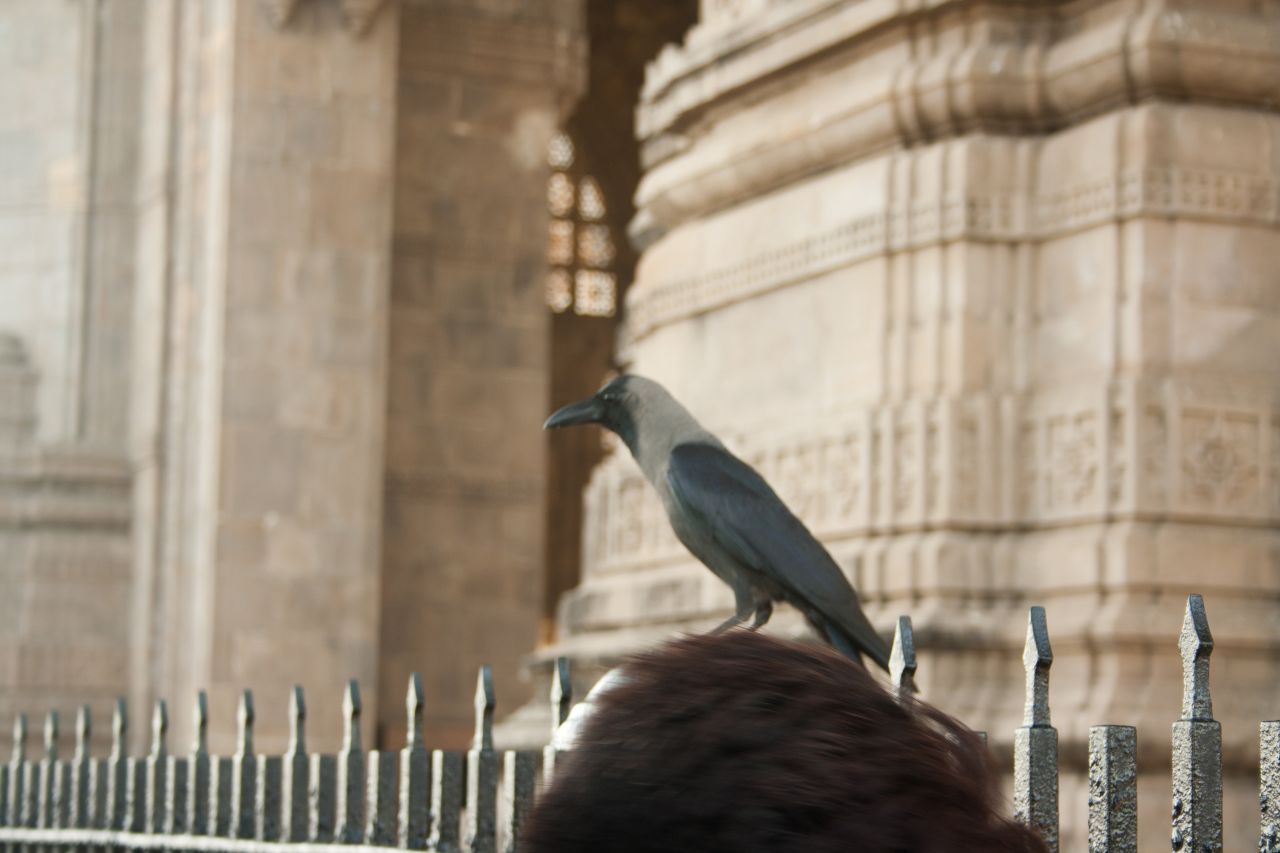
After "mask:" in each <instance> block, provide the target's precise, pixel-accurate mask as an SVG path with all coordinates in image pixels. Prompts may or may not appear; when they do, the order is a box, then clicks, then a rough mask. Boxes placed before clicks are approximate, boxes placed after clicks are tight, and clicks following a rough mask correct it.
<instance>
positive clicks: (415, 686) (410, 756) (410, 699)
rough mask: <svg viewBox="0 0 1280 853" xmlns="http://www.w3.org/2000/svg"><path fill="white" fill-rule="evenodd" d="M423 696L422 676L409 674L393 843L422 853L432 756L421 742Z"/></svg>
mask: <svg viewBox="0 0 1280 853" xmlns="http://www.w3.org/2000/svg"><path fill="white" fill-rule="evenodd" d="M425 702H426V697H425V695H424V694H423V690H422V676H420V675H419V674H418V673H416V672H415V673H412V674H411V675H410V676H409V686H408V689H407V690H406V691H405V698H404V704H405V745H404V749H402V750H400V813H399V817H398V820H397V821H396V842H397V843H398V844H399V845H400V847H402V848H404V849H406V850H423V849H425V848H426V846H427V835H428V833H429V832H430V830H431V814H430V812H431V756H430V755H429V754H428V753H427V748H426V746H425V745H424V743H423V740H422V714H423V707H424V705H425Z"/></svg>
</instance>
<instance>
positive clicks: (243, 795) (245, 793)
mask: <svg viewBox="0 0 1280 853" xmlns="http://www.w3.org/2000/svg"><path fill="white" fill-rule="evenodd" d="M254 716H255V714H254V707H253V691H251V690H245V691H244V692H242V693H241V694H240V705H239V707H238V708H237V709H236V754H235V755H234V756H233V757H232V759H231V827H230V829H231V832H232V833H233V834H234V836H235V837H236V838H253V837H254V835H255V832H256V827H255V825H254V824H255V820H254V806H256V805H257V802H258V795H257V791H256V787H257V783H258V769H257V763H258V756H257V754H256V753H255V752H254V751H253V722H254Z"/></svg>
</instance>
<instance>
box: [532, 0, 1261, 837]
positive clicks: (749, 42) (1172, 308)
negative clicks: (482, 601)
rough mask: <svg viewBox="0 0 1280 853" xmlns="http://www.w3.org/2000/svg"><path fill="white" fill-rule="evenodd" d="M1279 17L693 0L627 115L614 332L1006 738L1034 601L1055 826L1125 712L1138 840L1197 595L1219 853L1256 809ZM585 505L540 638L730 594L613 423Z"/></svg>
mask: <svg viewBox="0 0 1280 853" xmlns="http://www.w3.org/2000/svg"><path fill="white" fill-rule="evenodd" d="M1277 27H1278V24H1277V21H1276V19H1275V18H1274V16H1272V17H1266V16H1264V15H1263V14H1262V13H1261V12H1260V11H1259V10H1258V9H1256V8H1255V7H1245V6H1242V5H1241V4H1234V3H1226V2H1221V3H1217V2H1215V3H1204V2H1199V3H1189V2H1172V0H1171V1H1170V2H1159V3H1149V4H1142V5H1140V6H1138V5H1135V4H1128V3H1121V2H1107V3H1099V4H1092V5H1091V6H1089V8H1088V10H1087V11H1086V10H1084V9H1082V8H1079V7H1075V6H1070V5H1065V6H1064V5H1054V6H1052V7H1049V6H1047V5H1046V4H1042V3H1032V2H1026V3H1009V4H1001V5H999V6H973V5H972V4H968V3H963V2H956V1H955V0H952V2H941V3H934V4H930V5H929V7H928V9H927V10H926V9H923V8H921V9H915V10H913V11H911V12H910V13H907V12H904V11H902V10H901V4H874V3H859V2H833V0H804V1H803V2H793V3H787V4H774V3H768V2H764V0H746V2H741V1H740V2H727V0H704V2H703V4H702V15H701V21H700V23H699V24H698V25H697V26H695V27H694V29H693V30H692V31H691V32H690V33H689V34H688V36H687V38H686V39H685V41H684V43H683V44H681V45H678V46H672V47H670V48H669V49H668V50H666V51H664V53H663V54H662V55H660V56H659V58H658V59H657V61H655V62H654V63H653V65H652V66H651V67H650V70H649V75H648V78H647V81H646V86H645V91H644V94H643V98H642V103H641V105H640V108H639V113H638V117H639V120H638V124H639V131H640V134H641V136H642V139H643V144H644V152H645V157H644V160H645V163H646V165H647V172H646V174H645V177H644V179H643V180H642V182H641V185H640V188H639V191H638V195H637V202H638V209H639V212H638V214H637V218H636V220H635V222H634V223H633V233H634V235H635V237H636V238H637V239H638V240H639V241H641V242H642V243H643V244H644V245H645V246H646V247H647V248H646V250H645V252H644V255H643V256H642V258H641V261H640V265H639V270H638V274H637V280H636V283H635V285H634V286H633V287H632V288H631V291H630V294H629V297H628V300H627V315H626V320H625V325H624V330H623V335H624V338H625V341H626V342H625V344H624V345H623V348H622V352H621V356H622V357H623V358H624V359H625V360H626V361H628V362H629V363H630V365H631V368H632V369H633V370H635V371H636V372H639V373H643V374H648V375H651V376H653V377H654V378H656V379H659V380H661V381H663V382H664V383H666V384H667V385H668V386H669V387H670V388H671V389H672V391H673V392H674V393H675V394H676V395H677V396H678V397H680V398H681V399H683V400H684V401H686V402H687V403H688V404H689V406H690V408H691V409H692V410H693V411H694V412H695V414H697V415H698V416H699V417H700V418H701V419H702V420H703V421H704V423H706V424H707V425H708V426H709V427H711V428H713V429H715V430H717V431H718V432H720V433H721V434H722V435H723V436H724V437H725V438H726V439H727V440H728V441H729V442H730V443H731V444H732V445H733V446H734V447H735V448H736V449H738V450H739V451H740V452H741V453H742V454H743V455H744V456H745V457H746V458H748V459H749V460H751V461H752V462H753V463H754V464H756V465H757V466H758V467H759V468H760V469H761V470H762V472H763V473H764V474H765V476H766V477H768V478H769V479H770V480H771V481H772V482H773V483H774V485H775V486H776V487H777V488H778V489H779V491H780V493H781V494H782V495H783V496H784V497H785V498H786V499H787V500H789V502H790V503H791V505H792V506H793V508H794V509H796V510H797V512H798V513H799V514H800V515H801V516H802V517H803V518H804V519H805V520H806V521H807V522H808V523H809V524H810V525H811V527H812V528H813V529H814V530H815V532H817V533H818V534H819V535H820V536H821V537H822V538H823V539H824V540H825V541H826V542H827V543H828V544H829V546H830V547H831V548H832V550H833V552H834V553H835V554H836V555H837V557H838V558H839V559H840V560H841V561H842V562H843V564H844V565H845V567H846V568H847V570H848V571H849V573H850V575H851V577H852V578H853V580H854V582H855V584H856V586H857V587H858V588H859V590H860V591H861V592H862V593H863V595H864V598H865V600H866V601H867V603H868V607H869V611H870V613H871V615H872V617H873V619H874V620H875V621H876V623H877V624H878V625H880V626H881V627H882V628H883V629H884V630H885V631H886V633H887V632H888V630H889V629H890V627H891V625H892V621H893V618H894V617H895V616H896V615H898V614H899V613H909V614H911V616H912V617H913V619H914V620H915V624H916V632H917V643H918V645H919V647H920V648H921V652H922V653H921V666H920V684H921V686H922V689H923V695H924V696H925V697H926V698H928V699H930V700H932V701H934V702H936V703H938V704H939V705H941V706H942V707H944V708H946V709H948V710H950V711H953V712H955V713H957V714H958V715H959V716H961V717H962V718H963V719H965V720H966V721H967V722H969V723H970V724H971V725H973V726H974V727H975V728H983V729H987V730H989V731H990V732H991V735H992V738H993V743H994V745H995V746H996V748H997V749H998V750H999V751H1001V752H1003V753H1004V754H1006V755H1007V753H1008V749H1009V742H1010V737H1011V733H1012V731H1013V729H1014V728H1015V727H1016V725H1017V721H1018V716H1019V713H1020V710H1021V704H1020V703H1021V698H1020V683H1021V677H1022V673H1021V667H1020V660H1019V654H1018V650H1019V648H1020V647H1021V643H1022V630H1023V625H1024V620H1025V610H1024V608H1025V607H1026V606H1027V605H1028V604H1041V605H1044V606H1045V608H1046V611H1047V613H1048V621H1049V628H1050V631H1051V633H1052V637H1053V646H1054V651H1055V655H1056V662H1055V665H1054V673H1055V677H1054V687H1053V708H1054V719H1055V721H1056V722H1057V724H1058V726H1059V728H1060V731H1061V735H1062V757H1063V763H1064V767H1065V768H1066V776H1064V781H1063V788H1062V803H1063V805H1064V810H1063V824H1062V828H1063V844H1064V849H1065V848H1066V847H1069V846H1073V845H1074V846H1077V847H1079V846H1081V845H1082V844H1083V838H1082V835H1081V833H1082V832H1083V830H1084V822H1083V816H1084V808H1083V803H1084V800H1085V797H1086V790H1085V787H1084V784H1083V781H1082V780H1083V775H1082V774H1083V770H1084V758H1085V745H1086V742H1087V737H1088V734H1087V732H1088V726H1089V725H1090V724H1094V723H1125V724H1136V725H1137V726H1138V728H1139V740H1140V746H1141V761H1142V768H1143V772H1144V777H1143V778H1144V783H1143V785H1144V789H1143V796H1142V798H1141V804H1142V805H1141V808H1142V815H1141V820H1142V835H1143V837H1144V838H1145V839H1146V840H1147V843H1152V842H1155V841H1160V842H1161V843H1163V839H1165V838H1167V837H1168V824H1167V814H1168V805H1167V804H1168V798H1167V790H1168V789H1167V784H1168V783H1167V773H1168V766H1169V765H1168V746H1169V734H1168V733H1169V722H1170V721H1171V720H1173V719H1175V718H1176V716H1177V712H1178V701H1177V697H1178V684H1179V681H1178V673H1179V658H1178V656H1177V650H1176V638H1177V634H1178V626H1179V624H1180V620H1181V619H1182V613H1183V610H1182V601H1183V600H1184V597H1185V595H1186V593H1188V592H1190V591H1199V592H1203V593H1205V598H1206V605H1207V607H1208V608H1209V611H1210V618H1211V620H1212V624H1213V625H1214V627H1215V637H1216V639H1217V643H1218V656H1217V657H1215V661H1218V662H1219V663H1220V666H1219V668H1218V669H1216V670H1215V672H1217V673H1218V675H1215V680H1216V684H1215V687H1216V689H1217V690H1219V691H1225V692H1224V693H1221V694H1219V695H1229V696H1233V697H1235V701H1234V702H1233V703H1232V704H1231V705H1229V706H1226V707H1223V708H1221V709H1220V713H1219V716H1220V718H1221V719H1222V721H1223V735H1224V748H1225V752H1226V765H1227V772H1228V777H1229V781H1228V808H1229V811H1228V821H1229V822H1230V825H1229V827H1228V830H1227V833H1228V834H1227V846H1228V847H1233V848H1234V847H1242V846H1244V845H1245V844H1247V843H1252V842H1251V841H1248V840H1247V839H1249V837H1250V834H1251V833H1252V832H1253V831H1254V830H1255V829H1256V822H1255V820H1256V819H1255V817H1254V812H1253V811H1252V803H1253V796H1254V795H1253V793H1250V792H1252V791H1254V790H1255V788H1254V787H1253V786H1256V779H1255V770H1254V769H1251V764H1250V762H1256V743H1255V741H1256V731H1257V728H1256V727H1257V721H1258V720H1259V719H1262V718H1266V717H1268V716H1274V708H1273V707H1272V708H1270V709H1269V706H1268V702H1269V700H1270V696H1271V693H1272V692H1273V691H1271V690H1270V689H1269V688H1268V687H1267V686H1266V685H1268V684H1270V683H1272V682H1273V681H1274V680H1275V677H1276V676H1277V674H1278V673H1277V664H1276V663H1275V660H1276V655H1275V649H1276V646H1277V642H1278V639H1280V638H1278V637H1277V636H1276V634H1275V632H1274V630H1273V629H1272V627H1271V626H1274V625H1275V624H1277V620H1278V619H1280V608H1278V607H1277V606H1276V603H1275V602H1274V601H1273V600H1272V598H1271V597H1269V596H1266V595H1261V594H1260V592H1262V591H1263V590H1270V589H1273V588H1275V586H1276V585H1277V583H1280V563H1278V562H1277V559H1276V556H1275V555H1276V554H1277V553H1280V552H1278V551H1277V545H1280V536H1278V535H1277V532H1276V525H1277V522H1280V408H1278V407H1277V401H1276V383H1275V377H1276V373H1275V370H1276V365H1277V364H1280V335H1278V334H1277V332H1278V331H1280V284H1278V280H1277V278H1276V272H1275V264H1274V258H1275V248H1274V247H1275V245H1276V241H1277V233H1276V231H1277V225H1278V223H1280V190H1278V189H1277V187H1278V186H1280V157H1277V154H1276V152H1277V151H1280V145H1278V144H1277V143H1278V142H1280V115H1277V113H1276V111H1275V109H1274V106H1273V105H1274V103H1275V102H1276V89H1275V81H1276V80H1277V79H1280V76H1278V75H1280V29H1278V28H1277ZM585 500H586V507H587V520H586V523H585V527H586V533H585V535H584V541H583V548H584V558H583V567H584V580H583V583H582V584H581V586H580V587H579V588H578V589H577V590H575V591H574V592H573V593H571V594H570V595H568V596H567V597H566V598H565V599H564V601H563V602H562V605H561V618H560V627H561V631H562V639H561V642H560V643H559V644H557V645H556V646H555V647H552V648H549V649H547V650H546V652H545V653H546V655H547V657H548V658H549V657H550V656H552V655H555V654H563V653H569V654H573V655H575V656H577V657H578V658H579V660H580V661H582V662H584V663H588V664H590V663H591V662H593V661H594V662H595V663H597V664H601V665H603V664H607V663H608V662H609V661H611V660H613V659H615V658H616V656H617V655H618V654H621V653H623V652H625V651H628V650H631V649H634V648H637V647H639V646H642V645H645V644H647V643H650V642H654V641H656V640H657V639H658V638H659V637H661V636H663V635H665V634H667V633H670V632H671V631H674V630H681V629H697V630H701V629H702V628H704V627H709V626H710V625H712V624H714V623H715V622H716V621H718V620H719V619H720V618H722V616H723V615H724V613H725V611H726V610H727V609H728V607H729V605H730V603H731V601H730V598H731V597H730V595H729V593H728V590H727V589H725V588H724V587H723V586H722V585H721V584H720V583H719V582H718V581H717V580H716V579H715V578H714V577H713V576H712V575H711V574H710V573H709V572H707V571H706V570H705V569H703V568H702V567H700V566H697V565H696V564H694V563H693V562H692V561H691V559H690V558H689V556H688V555H687V554H686V553H685V552H684V551H683V549H681V548H680V546H679V545H678V544H677V543H676V542H675V541H674V539H673V537H672V536H671V535H670V533H669V530H668V528H667V523H666V521H665V519H664V517H663V515H662V513H661V510H660V508H659V507H658V505H657V503H656V501H655V500H653V498H652V495H651V494H650V491H649V489H648V487H647V485H646V484H644V483H643V481H642V480H641V478H640V474H639V472H638V470H637V469H636V468H635V466H634V464H633V463H632V461H631V459H630V457H629V456H628V455H627V454H626V451H625V449H618V450H616V451H615V452H614V453H613V454H612V456H611V457H610V458H608V459H607V460H606V461H605V462H604V463H603V464H602V465H601V467H600V468H599V469H598V470H597V471H596V474H595V476H594V478H593V481H592V483H591V485H590V486H589V488H588V491H587V494H586V497H585ZM774 621H775V626H774V627H775V630H779V631H782V632H788V633H790V632H798V631H800V630H801V627H800V623H799V620H798V619H797V618H796V617H795V614H794V613H783V614H779V615H778V616H776V617H775V620H774ZM1218 626H1221V627H1220V628H1219V627H1218ZM1252 767H1253V768H1256V763H1255V764H1253V765H1252ZM1162 785H1163V786H1165V787H1161V786H1162ZM1161 791H1163V792H1165V793H1163V794H1162V793H1161Z"/></svg>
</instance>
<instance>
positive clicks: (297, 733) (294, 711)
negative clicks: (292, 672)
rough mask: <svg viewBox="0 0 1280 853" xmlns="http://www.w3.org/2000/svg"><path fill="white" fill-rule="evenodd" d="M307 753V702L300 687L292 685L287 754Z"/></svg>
mask: <svg viewBox="0 0 1280 853" xmlns="http://www.w3.org/2000/svg"><path fill="white" fill-rule="evenodd" d="M306 751H307V700H306V697H305V696H304V695H303V693H302V685H301V684H295V685H293V691H292V692H291V693H290V694H289V753H290V754H291V755H299V754H301V753H304V752H306Z"/></svg>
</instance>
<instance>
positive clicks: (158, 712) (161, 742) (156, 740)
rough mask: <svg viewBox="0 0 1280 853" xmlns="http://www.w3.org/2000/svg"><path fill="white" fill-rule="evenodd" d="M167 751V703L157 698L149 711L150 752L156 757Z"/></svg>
mask: <svg viewBox="0 0 1280 853" xmlns="http://www.w3.org/2000/svg"><path fill="white" fill-rule="evenodd" d="M168 751H169V703H167V702H165V701H164V700H163V699H157V700H156V705H155V709H154V710H153V711H152V712H151V754H152V755H153V756H156V757H157V758H158V757H160V756H163V755H165V754H166V753H168Z"/></svg>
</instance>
